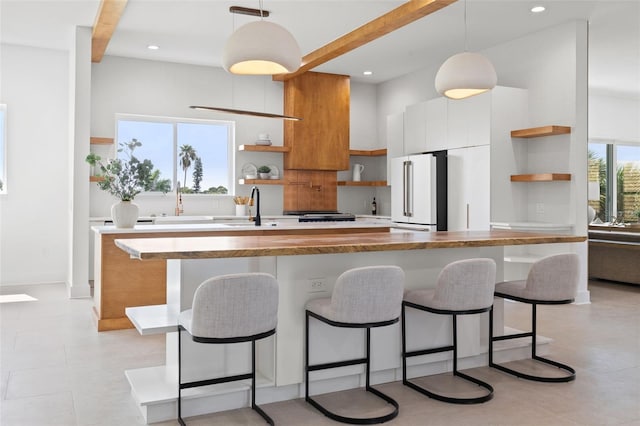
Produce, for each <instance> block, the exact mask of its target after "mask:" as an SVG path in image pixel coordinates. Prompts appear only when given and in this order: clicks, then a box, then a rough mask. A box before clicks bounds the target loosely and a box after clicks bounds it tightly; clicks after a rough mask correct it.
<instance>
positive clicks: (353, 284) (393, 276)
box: [331, 266, 404, 324]
mask: <svg viewBox="0 0 640 426" xmlns="http://www.w3.org/2000/svg"><path fill="white" fill-rule="evenodd" d="M403 293H404V271H403V270H402V269H401V268H399V267H397V266H367V267H363V268H354V269H350V270H348V271H346V272H344V273H343V274H342V275H340V276H339V277H338V279H337V281H336V285H335V287H334V289H333V293H332V295H331V312H332V315H331V319H333V320H335V321H339V322H346V323H355V324H366V323H375V322H382V321H390V320H393V319H396V318H398V317H399V316H400V308H401V306H402V295H403Z"/></svg>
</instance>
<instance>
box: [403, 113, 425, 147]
mask: <svg viewBox="0 0 640 426" xmlns="http://www.w3.org/2000/svg"><path fill="white" fill-rule="evenodd" d="M426 135H427V102H420V103H419V104H415V105H410V106H408V107H407V108H406V109H405V112H404V152H403V154H404V155H410V154H417V153H420V152H425V151H426Z"/></svg>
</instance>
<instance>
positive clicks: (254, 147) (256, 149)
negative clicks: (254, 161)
mask: <svg viewBox="0 0 640 426" xmlns="http://www.w3.org/2000/svg"><path fill="white" fill-rule="evenodd" d="M290 150H291V148H289V147H288V146H273V145H240V146H239V147H238V151H253V152H289V151H290Z"/></svg>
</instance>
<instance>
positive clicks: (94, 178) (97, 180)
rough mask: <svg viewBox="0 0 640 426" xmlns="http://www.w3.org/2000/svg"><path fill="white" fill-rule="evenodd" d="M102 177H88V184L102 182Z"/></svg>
mask: <svg viewBox="0 0 640 426" xmlns="http://www.w3.org/2000/svg"><path fill="white" fill-rule="evenodd" d="M103 180H104V176H89V182H102V181H103Z"/></svg>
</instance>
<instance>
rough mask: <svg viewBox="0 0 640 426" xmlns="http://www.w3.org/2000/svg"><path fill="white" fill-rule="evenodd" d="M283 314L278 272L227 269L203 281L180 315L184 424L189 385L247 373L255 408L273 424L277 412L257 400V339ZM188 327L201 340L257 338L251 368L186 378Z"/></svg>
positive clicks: (220, 341)
mask: <svg viewBox="0 0 640 426" xmlns="http://www.w3.org/2000/svg"><path fill="white" fill-rule="evenodd" d="M277 319H278V282H277V281H276V279H275V278H274V277H273V276H272V275H269V274H264V273H246V274H231V275H221V276H218V277H214V278H210V279H208V280H206V281H205V282H203V283H202V284H200V286H199V287H198V288H197V289H196V292H195V294H194V296H193V306H192V308H191V309H188V310H186V311H184V312H181V313H180V316H179V321H178V323H179V325H178V421H179V422H180V424H181V425H182V426H185V423H184V420H183V419H182V390H183V389H188V388H194V387H199V386H207V385H213V384H217V383H227V382H234V381H237V380H245V379H251V408H253V409H254V410H256V411H257V412H258V414H260V415H261V416H262V417H263V418H264V419H265V420H266V421H267V423H269V424H271V425H273V420H272V419H271V417H269V416H268V415H267V414H266V413H265V412H264V411H263V410H262V409H261V408H260V407H258V405H256V396H255V392H256V340H259V339H264V338H265V337H268V336H271V335H273V334H274V333H275V332H276V324H277ZM183 331H186V332H187V333H189V334H190V335H191V338H192V339H193V341H194V342H198V343H209V344H229V343H240V342H251V372H250V373H246V374H238V375H234V376H226V377H218V378H214V379H207V380H198V381H193V382H187V383H182V361H183V360H182V339H181V336H182V332H183ZM187 361H188V360H187Z"/></svg>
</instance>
